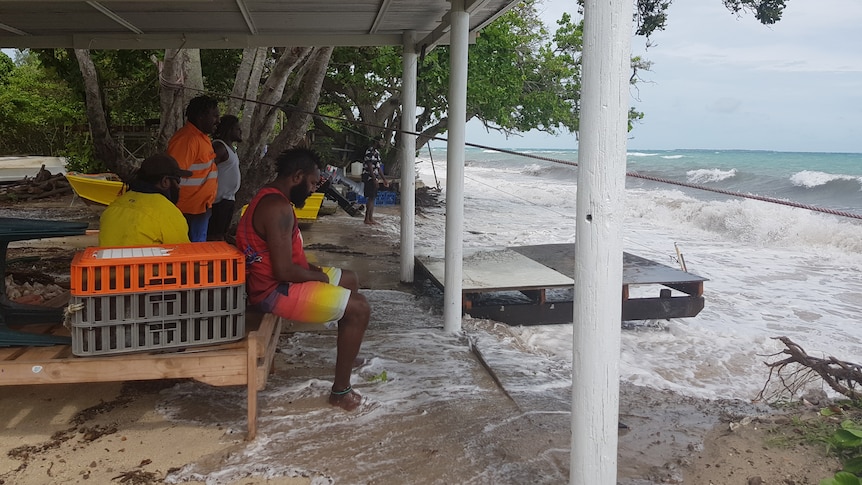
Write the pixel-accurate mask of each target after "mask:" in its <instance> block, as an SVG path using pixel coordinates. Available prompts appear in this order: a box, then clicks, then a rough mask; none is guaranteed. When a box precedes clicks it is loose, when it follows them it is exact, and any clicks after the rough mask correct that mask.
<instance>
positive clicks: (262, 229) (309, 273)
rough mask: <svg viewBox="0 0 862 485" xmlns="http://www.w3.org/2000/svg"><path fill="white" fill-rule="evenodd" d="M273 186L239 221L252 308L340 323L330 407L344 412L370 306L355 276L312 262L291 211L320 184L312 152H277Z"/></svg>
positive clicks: (351, 400)
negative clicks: (303, 245)
mask: <svg viewBox="0 0 862 485" xmlns="http://www.w3.org/2000/svg"><path fill="white" fill-rule="evenodd" d="M276 164H277V176H276V178H275V180H274V181H272V182H271V183H269V184H267V185H265V186H264V187H263V188H261V189H260V191H258V193H257V194H256V195H255V196H254V198H252V200H251V202H250V203H249V204H248V209H246V211H245V214H244V215H243V216H242V218H240V221H239V225H238V227H237V232H236V245H237V248H239V250H240V251H242V252H243V253H245V257H246V292H247V293H248V302H249V305H253V306H255V307H257V308H258V309H260V310H261V311H264V312H267V313H273V314H275V315H278V316H279V317H282V318H286V319H288V320H293V321H297V322H304V323H320V324H324V323H327V322H332V321H338V340H337V356H336V360H335V380H334V382H333V385H332V392H331V393H330V395H329V403H330V404H332V405H333V406H338V407H340V408H342V409H345V410H347V411H352V410H354V409H356V408H357V407H359V405H360V404H361V402H362V396H360V395H359V394H358V393H357V392H356V391H354V390H353V389H352V387H351V386H350V374H351V372H352V370H353V363H354V360H355V359H356V356H357V355H358V354H359V347H360V346H361V345H362V338H363V336H364V335H365V329H366V328H368V320H369V318H370V316H371V307H370V306H369V305H368V301H367V300H366V299H365V297H364V296H362V295H360V294H359V291H358V290H359V282H358V279H357V276H356V273H354V272H353V271H349V270H341V269H339V268H331V267H318V266H315V265H313V264H310V263H309V262H308V260H307V259H306V257H305V252H304V250H303V247H302V234H301V233H300V231H299V223H298V222H297V219H296V215H295V214H294V211H293V208H294V206H296V207H300V208H301V207H302V206H304V205H305V200H306V199H307V198H308V196H309V195H311V194H312V192H314V189H315V187H317V184H318V183H319V181H320V168H321V162H320V158H319V157H318V156H317V154H316V153H314V152H313V151H311V150H307V149H303V148H294V149H291V150H287V151H285V152H283V153H281V154H280V155H279V156H278V158H277V160H276Z"/></svg>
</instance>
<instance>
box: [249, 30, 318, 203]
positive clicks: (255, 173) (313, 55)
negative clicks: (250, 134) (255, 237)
mask: <svg viewBox="0 0 862 485" xmlns="http://www.w3.org/2000/svg"><path fill="white" fill-rule="evenodd" d="M292 51H295V52H293V53H288V52H285V53H284V54H282V58H284V57H285V56H288V58H287V59H285V64H289V62H288V60H289V59H290V58H294V59H296V64H298V63H299V62H301V61H302V59H305V64H304V65H303V68H302V70H301V71H303V72H301V73H297V78H296V79H299V76H300V74H301V80H300V82H301V84H300V86H301V89H302V95H301V96H300V99H299V102H298V103H297V106H296V111H287V112H286V114H287V122H286V123H285V126H284V127H282V130H281V132H280V133H279V134H278V136H276V138H275V140H273V142H272V143H271V144H270V145H269V149H268V150H267V153H266V155H264V156H263V157H262V158H260V156H259V155H258V156H257V157H255V156H254V155H253V154H259V153H261V151H260V149H261V148H262V146H263V145H260V148H254V147H244V148H245V149H246V150H248V151H247V152H245V153H246V154H247V156H248V160H249V162H250V163H246V164H245V165H244V167H243V169H244V170H243V174H242V187H240V190H239V192H238V193H237V195H236V202H237V207H242V205H243V204H245V203H246V202H248V201H249V200H250V199H251V196H252V195H254V193H255V192H257V190H258V189H259V188H260V187H262V186H263V185H264V184H266V183H267V182H269V181H270V180H271V179H272V176H273V174H274V173H275V170H274V163H275V159H276V157H277V156H278V154H279V153H281V151H283V150H285V149H287V148H290V147H294V146H296V145H297V144H298V143H299V142H300V141H301V140H303V139H304V138H305V134H306V132H307V131H308V127H309V125H310V123H311V115H310V114H306V113H312V112H314V110H315V109H316V108H317V102H318V101H319V100H320V89H321V87H322V86H323V79H324V78H325V77H326V68H327V66H328V65H329V58H330V56H331V55H332V47H318V48H315V49H313V50H310V51H309V50H307V49H292ZM309 52H310V54H309ZM294 67H295V66H294ZM293 69H294V68H291V69H290V70H289V71H293ZM285 75H286V76H287V75H289V72H285ZM270 77H272V76H270ZM285 80H287V78H285ZM267 82H269V80H268V81H267ZM281 86H282V88H283V87H284V84H282V85H281ZM264 91H265V92H267V90H264ZM271 93H272V94H273V95H274V94H275V91H271ZM289 96H290V93H282V94H281V101H280V102H279V104H281V103H283V102H285V101H286V100H287V99H288V98H289ZM270 104H276V103H275V102H272V103H270ZM258 107H259V111H258V113H259V114H258V116H256V117H255V123H256V125H255V126H257V124H258V123H260V124H263V123H264V121H263V120H264V119H265V116H266V115H263V114H261V113H262V111H263V110H264V108H267V107H268V106H267V105H266V104H259V105H258ZM271 110H272V111H276V110H275V109H271ZM275 114H276V113H272V114H270V115H269V116H271V121H272V122H273V123H274V121H275ZM270 132H271V127H270ZM266 138H268V135H267V137H266ZM266 138H262V140H265V139H266ZM255 150H257V151H255ZM240 159H241V160H242V157H241V158H240Z"/></svg>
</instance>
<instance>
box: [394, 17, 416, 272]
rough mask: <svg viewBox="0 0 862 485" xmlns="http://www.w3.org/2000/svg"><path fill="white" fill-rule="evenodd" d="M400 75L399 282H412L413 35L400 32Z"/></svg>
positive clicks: (414, 97) (414, 111) (414, 180)
mask: <svg viewBox="0 0 862 485" xmlns="http://www.w3.org/2000/svg"><path fill="white" fill-rule="evenodd" d="M402 50H403V54H402V74H401V130H402V131H401V140H400V143H398V146H399V147H400V148H401V150H400V152H399V158H400V161H401V281H402V282H404V283H412V282H413V272H414V270H415V268H414V265H415V262H414V250H415V248H414V236H415V225H416V135H412V134H411V133H415V132H416V73H417V64H416V63H417V61H418V59H419V56H418V54H417V53H416V34H415V33H414V32H413V31H408V32H405V33H404V47H403V48H402Z"/></svg>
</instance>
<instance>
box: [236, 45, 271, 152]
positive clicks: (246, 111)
mask: <svg viewBox="0 0 862 485" xmlns="http://www.w3.org/2000/svg"><path fill="white" fill-rule="evenodd" d="M268 56H269V48H268V47H258V48H257V49H256V50H255V52H254V57H253V58H252V66H251V74H250V75H249V79H248V84H247V85H246V89H245V91H243V92H244V94H245V99H246V101H244V102H243V109H242V115H243V116H242V119H241V120H240V122H239V126H240V128H242V134H243V136H244V137H247V136H249V135H251V123H252V120H254V118H255V113H256V112H257V103H256V102H255V100H257V96H258V91H259V90H260V78H261V76H263V66H264V64H265V63H266V59H267V57H268Z"/></svg>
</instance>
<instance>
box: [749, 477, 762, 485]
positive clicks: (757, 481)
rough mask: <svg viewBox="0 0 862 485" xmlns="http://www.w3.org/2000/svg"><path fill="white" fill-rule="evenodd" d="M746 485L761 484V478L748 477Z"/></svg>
mask: <svg viewBox="0 0 862 485" xmlns="http://www.w3.org/2000/svg"><path fill="white" fill-rule="evenodd" d="M748 485H763V479H762V478H760V477H758V476H754V477H749V478H748Z"/></svg>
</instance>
